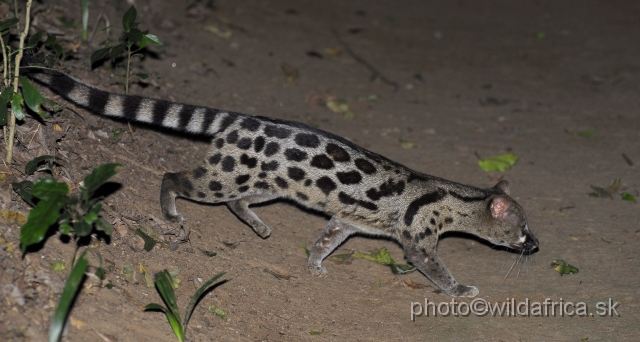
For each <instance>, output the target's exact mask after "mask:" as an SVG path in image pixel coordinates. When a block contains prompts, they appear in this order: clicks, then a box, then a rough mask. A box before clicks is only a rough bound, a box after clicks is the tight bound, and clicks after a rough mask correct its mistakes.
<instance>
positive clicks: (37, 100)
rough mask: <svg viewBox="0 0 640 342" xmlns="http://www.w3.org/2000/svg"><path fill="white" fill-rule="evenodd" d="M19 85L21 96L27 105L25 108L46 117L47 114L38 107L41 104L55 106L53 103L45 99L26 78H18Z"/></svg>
mask: <svg viewBox="0 0 640 342" xmlns="http://www.w3.org/2000/svg"><path fill="white" fill-rule="evenodd" d="M20 85H21V86H22V94H23V95H24V102H25V103H26V104H27V107H29V109H31V110H32V111H34V112H36V113H38V114H39V115H40V116H42V117H46V116H47V114H46V113H45V112H44V111H43V110H42V108H40V105H41V104H42V103H47V104H50V105H55V103H54V102H52V101H49V100H47V99H45V98H44V96H42V94H40V92H39V91H38V89H36V87H34V86H33V84H31V82H30V81H29V79H28V78H27V77H25V76H20Z"/></svg>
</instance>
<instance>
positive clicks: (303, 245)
mask: <svg viewBox="0 0 640 342" xmlns="http://www.w3.org/2000/svg"><path fill="white" fill-rule="evenodd" d="M300 248H302V249H304V254H306V255H307V258H308V257H309V255H311V252H310V251H309V248H307V244H306V243H304V242H303V243H302V245H300Z"/></svg>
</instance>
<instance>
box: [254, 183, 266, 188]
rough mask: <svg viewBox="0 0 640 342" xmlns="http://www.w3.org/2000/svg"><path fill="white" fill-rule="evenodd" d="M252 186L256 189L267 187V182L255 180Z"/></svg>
mask: <svg viewBox="0 0 640 342" xmlns="http://www.w3.org/2000/svg"><path fill="white" fill-rule="evenodd" d="M253 187H254V188H258V189H269V183H267V182H255V183H253Z"/></svg>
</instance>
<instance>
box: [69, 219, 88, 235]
mask: <svg viewBox="0 0 640 342" xmlns="http://www.w3.org/2000/svg"><path fill="white" fill-rule="evenodd" d="M73 232H74V233H75V234H76V236H87V235H89V234H91V225H90V224H88V223H87V222H86V221H85V220H81V221H77V222H74V223H73Z"/></svg>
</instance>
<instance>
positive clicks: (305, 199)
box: [296, 192, 309, 201]
mask: <svg viewBox="0 0 640 342" xmlns="http://www.w3.org/2000/svg"><path fill="white" fill-rule="evenodd" d="M296 197H298V198H299V199H301V200H303V201H308V200H309V196H307V195H305V194H303V193H301V192H296Z"/></svg>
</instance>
